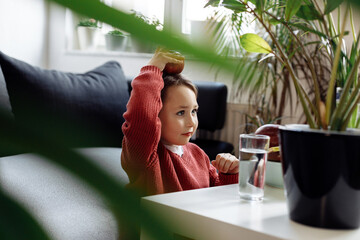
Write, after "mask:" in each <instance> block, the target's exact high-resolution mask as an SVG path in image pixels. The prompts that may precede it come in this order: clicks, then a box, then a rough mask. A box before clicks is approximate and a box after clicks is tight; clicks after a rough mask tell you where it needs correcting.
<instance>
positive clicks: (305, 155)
mask: <svg viewBox="0 0 360 240" xmlns="http://www.w3.org/2000/svg"><path fill="white" fill-rule="evenodd" d="M280 146H281V156H282V167H283V175H284V185H285V190H286V191H285V192H286V197H287V205H288V209H289V214H290V219H292V220H293V221H295V222H298V223H302V224H305V225H310V226H314V227H321V228H330V229H354V228H358V227H359V226H360V134H359V133H358V132H355V131H347V132H344V133H339V132H325V131H321V130H310V129H309V128H308V127H307V125H288V126H285V127H282V128H280Z"/></svg>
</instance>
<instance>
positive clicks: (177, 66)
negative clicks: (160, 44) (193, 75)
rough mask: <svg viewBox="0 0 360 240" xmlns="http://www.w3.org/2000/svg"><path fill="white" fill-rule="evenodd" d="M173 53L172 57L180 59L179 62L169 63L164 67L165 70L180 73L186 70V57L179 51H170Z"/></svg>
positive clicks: (168, 72) (170, 72) (169, 72)
mask: <svg viewBox="0 0 360 240" xmlns="http://www.w3.org/2000/svg"><path fill="white" fill-rule="evenodd" d="M169 52H170V53H171V57H173V58H175V59H177V60H180V62H179V63H170V62H169V63H167V64H166V65H165V68H164V72H166V73H167V74H179V73H181V72H182V71H183V70H184V65H185V57H184V56H183V55H181V54H180V53H179V52H175V51H169Z"/></svg>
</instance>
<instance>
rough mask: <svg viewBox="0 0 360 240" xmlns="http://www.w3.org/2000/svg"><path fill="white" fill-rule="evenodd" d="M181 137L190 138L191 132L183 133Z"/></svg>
mask: <svg viewBox="0 0 360 240" xmlns="http://www.w3.org/2000/svg"><path fill="white" fill-rule="evenodd" d="M182 135H184V136H187V137H191V136H192V132H188V133H183V134H182Z"/></svg>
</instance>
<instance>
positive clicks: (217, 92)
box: [128, 78, 234, 160]
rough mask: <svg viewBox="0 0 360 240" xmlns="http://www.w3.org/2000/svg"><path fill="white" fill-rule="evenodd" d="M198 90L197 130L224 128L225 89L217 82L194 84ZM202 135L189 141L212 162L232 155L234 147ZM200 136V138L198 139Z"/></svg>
mask: <svg viewBox="0 0 360 240" xmlns="http://www.w3.org/2000/svg"><path fill="white" fill-rule="evenodd" d="M194 84H195V85H196V87H197V88H198V99H197V100H198V104H199V106H200V107H199V113H198V119H199V126H198V130H197V131H199V132H200V133H202V132H204V131H205V132H214V131H215V130H220V129H222V128H223V127H224V124H225V116H226V100H227V87H226V85H225V84H223V83H219V82H203V81H201V82H200V81H198V82H194ZM128 86H129V92H131V79H130V78H128ZM201 135H202V134H197V137H196V139H191V140H190V141H191V142H193V143H195V144H196V145H198V146H199V147H200V148H201V149H203V150H204V151H205V153H206V154H207V155H208V156H209V158H210V160H214V159H215V158H216V155H217V154H218V153H233V152H234V146H233V145H232V144H231V143H228V142H224V141H219V140H213V139H207V138H202V137H201ZM199 136H200V137H199Z"/></svg>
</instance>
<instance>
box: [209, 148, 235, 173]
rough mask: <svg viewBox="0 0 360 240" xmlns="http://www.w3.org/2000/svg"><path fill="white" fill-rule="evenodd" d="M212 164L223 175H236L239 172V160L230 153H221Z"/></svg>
mask: <svg viewBox="0 0 360 240" xmlns="http://www.w3.org/2000/svg"><path fill="white" fill-rule="evenodd" d="M211 164H212V165H213V166H214V167H215V168H216V169H217V170H218V171H219V172H222V173H227V174H236V173H238V172H239V159H237V158H236V157H235V156H234V155H232V154H230V153H220V154H218V155H217V156H216V159H215V160H213V161H211Z"/></svg>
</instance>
